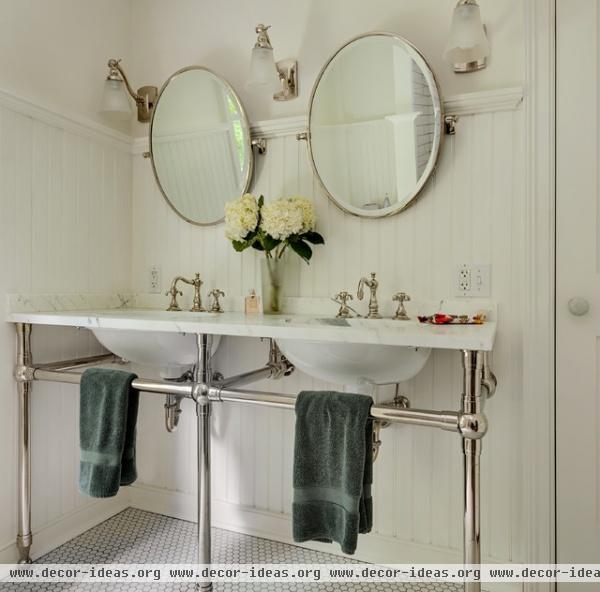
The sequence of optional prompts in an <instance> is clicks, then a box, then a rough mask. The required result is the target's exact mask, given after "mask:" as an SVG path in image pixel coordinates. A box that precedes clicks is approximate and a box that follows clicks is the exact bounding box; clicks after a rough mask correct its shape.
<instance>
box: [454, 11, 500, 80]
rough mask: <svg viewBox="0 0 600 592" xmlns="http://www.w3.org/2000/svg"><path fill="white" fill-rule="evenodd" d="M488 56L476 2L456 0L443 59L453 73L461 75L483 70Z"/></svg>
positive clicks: (485, 37)
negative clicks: (451, 68)
mask: <svg viewBox="0 0 600 592" xmlns="http://www.w3.org/2000/svg"><path fill="white" fill-rule="evenodd" d="M489 55H490V44H489V42H488V38H487V35H486V31H485V27H484V25H483V23H482V22H481V13H480V11H479V5H478V4H477V0H458V4H457V5H456V6H455V8H454V14H453V16H452V24H451V25H450V35H449V37H448V43H447V45H446V50H445V51H444V58H445V59H446V61H447V62H449V63H450V64H452V66H453V68H454V71H455V72H457V73H459V74H463V73H466V72H476V71H477V70H482V69H483V68H485V67H486V62H487V58H488V56H489Z"/></svg>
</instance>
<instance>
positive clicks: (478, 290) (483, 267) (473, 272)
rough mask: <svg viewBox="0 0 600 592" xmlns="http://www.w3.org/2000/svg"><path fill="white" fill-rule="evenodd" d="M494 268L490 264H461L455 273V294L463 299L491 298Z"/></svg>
mask: <svg viewBox="0 0 600 592" xmlns="http://www.w3.org/2000/svg"><path fill="white" fill-rule="evenodd" d="M491 277H492V266H491V265H489V264H488V263H461V264H460V265H457V266H456V269H455V273H454V294H455V295H456V296H459V297H461V298H489V297H490V296H491Z"/></svg>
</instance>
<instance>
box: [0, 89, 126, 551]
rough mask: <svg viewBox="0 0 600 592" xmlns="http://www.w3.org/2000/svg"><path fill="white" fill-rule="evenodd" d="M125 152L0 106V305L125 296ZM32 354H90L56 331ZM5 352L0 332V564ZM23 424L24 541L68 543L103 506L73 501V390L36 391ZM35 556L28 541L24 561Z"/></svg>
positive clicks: (54, 119)
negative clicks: (26, 471) (17, 298)
mask: <svg viewBox="0 0 600 592" xmlns="http://www.w3.org/2000/svg"><path fill="white" fill-rule="evenodd" d="M129 152H130V146H129V144H127V143H125V142H121V141H117V140H115V136H114V134H113V133H112V132H107V133H101V132H99V128H98V126H92V127H90V128H89V129H87V128H85V126H84V125H82V124H77V125H75V124H74V123H73V122H72V121H70V120H68V119H66V118H63V117H62V116H60V115H57V114H52V113H49V112H47V111H45V110H43V109H40V108H37V107H35V106H32V105H31V104H29V103H27V104H23V105H19V104H18V102H17V100H16V99H14V98H11V99H10V101H8V99H7V97H6V96H5V95H4V94H2V95H1V96H0V269H1V270H2V273H0V301H5V299H6V294H7V293H52V292H55V293H66V292H71V293H83V292H95V293H100V292H102V293H115V292H127V291H128V290H129V285H130V267H131V247H130V236H131V235H130V228H131V224H132V219H131V187H132V183H131V176H132V170H131V155H130V153H129ZM33 345H34V351H33V355H34V359H36V360H37V361H50V360H56V359H60V358H64V359H69V358H73V357H77V356H82V355H91V354H94V353H98V352H99V351H100V348H99V346H98V344H97V342H96V341H95V340H94V339H93V338H92V337H91V336H90V335H89V334H88V332H87V331H81V332H79V331H76V330H69V329H61V328H36V329H35V330H34V340H33ZM13 351H14V330H13V327H12V325H8V324H5V323H1V324H0V352H1V353H2V355H1V356H0V404H1V407H2V413H1V414H0V468H1V470H2V474H3V475H4V476H5V478H4V479H2V481H1V482H0V507H2V508H3V516H4V519H3V520H1V521H0V556H1V557H2V559H6V560H9V559H10V560H12V559H14V557H16V555H14V539H15V535H16V520H15V517H16V503H17V500H16V471H17V454H16V438H17V434H16V426H17V395H16V388H15V384H14V381H13V378H12V373H13V364H14V354H13ZM31 421H32V441H31V451H32V495H33V509H32V518H33V527H34V533H38V532H40V531H41V530H44V529H45V530H46V531H47V532H49V531H48V529H50V531H51V532H52V535H51V536H46V537H45V538H44V536H42V537H40V540H41V541H43V540H46V539H47V540H46V542H45V543H43V544H46V545H55V544H57V540H60V538H61V537H62V536H63V534H64V533H62V534H61V532H62V531H60V528H59V529H56V528H55V526H56V525H57V524H58V523H60V522H61V521H62V520H65V519H66V520H67V523H68V524H70V525H71V526H69V527H68V528H70V531H69V532H70V534H71V536H72V535H74V534H77V529H76V528H75V527H74V526H73V524H74V523H75V522H80V523H81V524H80V525H81V528H86V527H87V526H90V525H91V522H93V521H94V517H98V519H99V520H102V519H104V518H106V517H107V515H106V511H107V510H106V509H107V508H108V507H109V506H110V505H111V503H112V502H109V503H105V502H101V503H98V502H93V501H90V500H87V499H84V498H83V497H82V496H80V495H79V493H78V492H77V488H76V481H77V467H78V454H79V452H78V449H79V444H78V432H77V429H78V428H77V425H78V390H77V388H76V387H74V386H72V385H51V384H43V383H40V384H36V385H35V386H34V388H33V395H32V406H31ZM95 506H97V507H96V508H95V509H94V507H95ZM112 506H114V503H112ZM112 506H111V507H112ZM114 507H116V506H114ZM90 521H91V522H90ZM53 528H54V530H52V529H53ZM65 532H66V531H65ZM34 538H35V537H34ZM42 546H43V545H40V544H39V543H38V545H36V544H35V543H34V554H37V553H39V551H40V550H42ZM46 550H47V548H46Z"/></svg>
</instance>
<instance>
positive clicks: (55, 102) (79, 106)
mask: <svg viewBox="0 0 600 592" xmlns="http://www.w3.org/2000/svg"><path fill="white" fill-rule="evenodd" d="M130 25H131V19H130V3H129V1H128V0H125V1H123V0H102V1H101V2H97V1H96V2H95V1H94V0H52V1H51V2H48V1H47V0H0V72H2V78H1V83H0V84H1V88H2V89H3V90H7V91H12V92H13V93H15V94H17V95H19V96H23V97H25V98H31V99H32V100H34V101H35V102H38V103H41V104H42V105H46V106H49V107H51V108H54V109H57V110H58V111H61V112H64V113H68V114H69V115H71V116H72V115H79V116H83V117H86V118H90V119H92V120H95V121H97V122H100V123H105V124H108V125H109V126H112V127H116V128H117V129H120V130H121V131H128V129H129V123H127V122H126V123H121V124H111V123H110V122H107V121H104V120H103V119H102V118H101V116H100V115H99V114H98V107H99V104H100V98H101V93H102V88H103V81H104V79H105V78H106V74H107V72H108V70H107V66H106V63H107V62H108V59H109V58H111V57H115V58H119V57H121V58H123V60H124V61H123V63H124V65H125V67H126V68H127V63H128V61H129V56H130V38H129V32H130ZM139 86H141V84H140V85H139Z"/></svg>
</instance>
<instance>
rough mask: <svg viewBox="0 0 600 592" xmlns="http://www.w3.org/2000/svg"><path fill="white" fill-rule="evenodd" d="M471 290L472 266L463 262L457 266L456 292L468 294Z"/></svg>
mask: <svg viewBox="0 0 600 592" xmlns="http://www.w3.org/2000/svg"><path fill="white" fill-rule="evenodd" d="M470 290H471V267H470V266H469V265H466V264H463V265H459V266H458V267H457V268H456V293H457V294H458V295H466V294H467V293H468V292H470Z"/></svg>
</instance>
